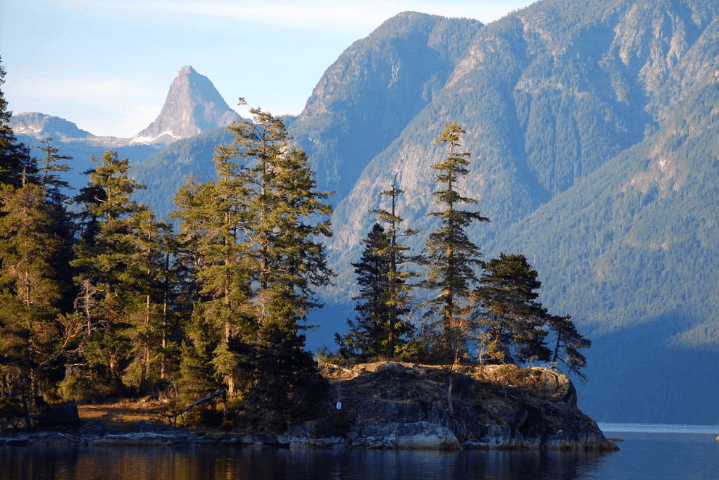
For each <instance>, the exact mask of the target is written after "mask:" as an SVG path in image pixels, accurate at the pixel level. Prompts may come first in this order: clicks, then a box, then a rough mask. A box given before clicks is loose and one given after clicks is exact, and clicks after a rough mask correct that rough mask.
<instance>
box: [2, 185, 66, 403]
mask: <svg viewBox="0 0 719 480" xmlns="http://www.w3.org/2000/svg"><path fill="white" fill-rule="evenodd" d="M0 205H2V213H3V215H2V216H0V232H1V233H0V265H1V268H0V299H1V300H0V302H1V303H0V304H1V305H2V309H0V389H2V390H3V394H4V395H10V394H13V393H19V394H22V396H23V397H26V396H28V395H29V397H32V398H34V396H36V395H39V394H40V393H42V391H43V390H44V389H45V387H48V385H47V382H44V378H43V377H44V372H43V370H45V369H47V367H48V366H49V365H48V364H49V362H50V360H51V359H52V354H53V353H54V345H53V342H54V340H55V337H56V334H57V328H56V323H55V316H56V315H57V313H58V309H57V303H58V301H59V299H60V294H61V288H60V285H59V283H58V281H57V279H56V274H55V269H54V265H53V264H52V259H53V258H55V256H56V253H57V251H58V250H59V249H60V248H61V244H62V240H61V239H60V238H59V237H58V235H57V234H56V233H55V232H54V231H53V228H52V227H53V219H52V217H51V215H50V212H49V209H48V205H47V202H46V192H45V189H44V188H42V187H41V186H39V185H35V184H31V183H26V184H24V185H22V186H21V187H20V188H16V187H14V186H12V185H7V184H6V185H2V187H0ZM43 383H44V385H43ZM29 397H26V398H29Z"/></svg>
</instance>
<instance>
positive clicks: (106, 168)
mask: <svg viewBox="0 0 719 480" xmlns="http://www.w3.org/2000/svg"><path fill="white" fill-rule="evenodd" d="M92 160H93V161H94V162H95V163H97V164H98V165H97V167H96V168H95V169H94V170H92V171H91V172H90V183H89V185H88V187H87V188H85V189H83V191H81V192H80V195H79V196H78V199H79V200H80V201H82V202H83V205H84V210H85V212H84V217H85V218H86V219H88V220H89V221H88V223H87V224H86V229H85V232H84V235H82V236H81V238H80V241H79V242H78V244H77V245H76V248H75V253H76V258H75V260H73V262H72V263H73V265H74V266H75V267H76V268H78V269H79V272H80V273H79V274H78V275H77V277H76V281H77V283H78V285H79V286H80V287H81V292H80V295H79V297H78V302H76V303H78V304H83V308H82V311H83V312H84V313H85V315H86V322H87V336H86V338H85V339H84V341H83V345H82V349H81V352H82V355H83V357H84V361H86V362H87V366H86V369H85V372H84V380H85V381H86V382H87V385H91V386H92V387H93V388H99V389H100V390H103V391H104V392H105V393H110V392H113V391H115V390H116V389H117V388H118V387H119V386H120V381H121V373H122V370H123V368H124V367H125V366H126V365H125V364H126V359H127V357H128V355H129V352H130V350H131V344H130V342H129V339H128V336H127V331H128V328H129V327H130V326H131V325H132V319H131V318H130V314H131V312H132V311H133V310H135V309H136V307H137V303H138V295H140V294H141V292H139V290H138V279H139V278H141V277H142V276H143V275H145V273H146V272H144V271H143V268H142V262H141V261H140V260H139V259H140V257H141V252H140V251H139V249H138V245H137V236H138V232H137V229H136V220H135V219H134V218H133V217H134V216H136V215H139V214H140V213H141V212H143V211H145V209H146V207H144V206H140V205H138V204H137V203H136V202H134V201H133V200H132V199H131V196H132V194H133V193H134V192H135V191H136V190H137V189H140V188H144V186H143V185H139V184H137V183H136V182H135V181H134V180H132V179H131V178H130V177H129V175H128V170H129V160H128V159H126V158H125V159H120V158H119V157H118V155H117V152H114V151H111V150H109V151H107V152H105V154H104V155H103V156H102V158H101V159H99V160H98V159H96V158H94V157H93V158H92ZM88 227H89V228H88ZM90 291H93V292H94V295H92V298H93V302H92V304H90V302H89V298H90V297H88V295H87V294H88V293H89V292H90ZM66 380H71V379H66ZM100 390H97V391H98V392H99V391H100Z"/></svg>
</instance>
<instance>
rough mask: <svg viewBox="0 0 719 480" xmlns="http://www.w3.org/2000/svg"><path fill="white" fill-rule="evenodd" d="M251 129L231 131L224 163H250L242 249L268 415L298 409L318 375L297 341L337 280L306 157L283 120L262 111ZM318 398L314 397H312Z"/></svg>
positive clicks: (323, 207)
mask: <svg viewBox="0 0 719 480" xmlns="http://www.w3.org/2000/svg"><path fill="white" fill-rule="evenodd" d="M250 112H251V113H252V115H253V122H248V121H245V120H238V121H237V122H236V123H235V124H233V125H232V126H231V127H230V130H231V131H232V132H233V133H234V134H235V142H234V144H233V145H232V146H230V147H227V148H224V149H221V150H220V152H221V154H223V155H228V156H231V155H236V156H239V157H241V158H242V157H244V158H245V159H246V166H245V168H244V170H243V173H244V175H243V181H244V186H245V195H244V198H243V200H244V203H243V206H242V211H243V212H245V214H246V217H245V219H246V220H247V223H246V225H245V229H244V230H243V233H244V236H243V238H242V241H241V244H242V249H243V253H244V254H245V255H246V256H247V258H248V259H249V261H250V262H251V269H250V271H251V272H252V275H253V281H254V282H253V283H254V285H255V287H254V291H253V295H252V297H253V300H254V302H253V306H254V311H255V318H256V321H257V328H258V331H257V339H256V345H257V352H258V357H257V370H256V372H257V377H256V378H255V385H254V389H253V390H254V392H253V393H254V394H256V398H257V399H258V401H261V402H263V404H264V405H265V407H266V408H268V409H270V410H275V411H283V412H285V413H287V411H286V408H301V407H302V406H303V403H304V401H305V400H303V399H305V398H306V397H307V395H308V394H310V393H312V388H310V387H312V386H314V385H315V384H316V383H317V381H318V372H317V370H316V365H315V362H314V360H313V358H312V356H311V354H310V353H309V352H307V351H305V349H304V346H305V336H304V335H301V334H299V331H300V330H301V329H302V327H303V325H302V324H303V322H304V321H305V320H306V317H307V314H308V313H309V312H310V311H311V310H312V309H313V308H317V307H319V306H320V304H319V302H318V300H317V298H316V294H315V290H316V288H318V287H321V286H324V285H327V284H328V283H329V280H330V277H331V275H332V273H331V271H330V270H329V268H328V267H327V264H326V253H325V247H324V245H323V244H322V238H323V237H325V238H326V237H330V236H331V235H332V232H331V229H330V223H329V218H328V217H329V215H330V214H331V213H332V210H331V207H330V206H329V205H328V204H325V203H324V202H323V200H325V199H326V198H327V197H328V196H329V194H328V193H324V192H318V191H317V190H316V180H315V178H314V174H313V172H312V170H311V168H310V166H309V160H308V158H307V155H306V154H305V152H304V151H303V150H299V149H296V148H294V147H290V146H289V145H288V140H289V139H288V135H287V132H286V129H285V126H284V123H283V122H282V120H281V119H279V118H277V117H274V116H273V115H271V114H269V113H267V112H263V111H262V110H260V109H258V108H253V109H251V110H250ZM315 393H316V391H315Z"/></svg>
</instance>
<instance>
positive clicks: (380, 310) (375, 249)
mask: <svg viewBox="0 0 719 480" xmlns="http://www.w3.org/2000/svg"><path fill="white" fill-rule="evenodd" d="M363 242H364V244H365V248H364V250H363V251H362V257H361V258H360V261H359V262H357V263H353V264H352V266H353V267H354V269H355V273H356V274H357V285H358V286H359V295H358V296H356V297H354V299H353V300H355V301H356V302H357V303H356V304H355V307H354V309H355V311H356V312H357V317H356V319H355V320H354V321H352V320H349V319H348V320H347V325H348V327H349V332H347V333H346V334H344V335H342V336H340V334H339V333H336V334H335V342H336V343H337V345H338V346H339V352H338V353H339V355H340V356H341V357H343V358H346V359H348V360H350V361H352V362H367V361H372V360H375V359H378V358H382V357H383V356H384V355H385V354H386V352H387V332H386V328H385V319H386V318H387V315H388V312H387V311H388V305H387V304H386V302H385V301H384V299H385V296H384V294H385V292H386V291H387V290H388V288H389V285H388V282H389V275H388V272H389V268H390V267H389V261H388V258H387V250H388V247H389V239H388V236H387V232H385V230H384V228H382V226H381V225H379V224H378V223H375V224H374V226H373V227H372V230H370V232H369V233H368V234H367V238H366V239H364V240H363Z"/></svg>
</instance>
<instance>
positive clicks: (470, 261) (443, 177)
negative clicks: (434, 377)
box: [420, 122, 489, 362]
mask: <svg viewBox="0 0 719 480" xmlns="http://www.w3.org/2000/svg"><path fill="white" fill-rule="evenodd" d="M463 133H465V132H464V130H462V129H461V128H460V127H459V125H457V123H456V122H455V123H452V124H445V128H444V131H443V132H442V134H441V135H440V136H439V137H438V138H437V140H435V143H442V144H445V145H446V147H447V149H448V154H447V159H446V160H444V161H442V162H440V163H438V164H436V165H432V168H433V169H434V170H436V171H437V172H438V173H437V176H436V177H435V179H434V180H433V181H434V183H436V184H437V185H438V186H439V190H437V191H435V192H433V193H432V196H433V197H434V198H435V204H436V205H437V206H438V207H439V211H435V212H430V213H429V216H430V217H435V218H438V219H439V220H440V225H439V227H438V228H437V229H435V230H434V231H433V232H431V233H430V234H429V238H428V239H427V243H426V245H425V247H424V252H423V254H422V257H421V259H420V261H421V263H422V264H423V265H424V266H426V267H427V273H426V275H425V280H424V281H423V282H422V283H421V284H420V286H421V287H423V288H426V289H431V290H433V291H434V292H436V293H435V294H434V295H433V296H432V298H431V299H430V300H427V301H426V302H425V303H424V305H423V306H424V307H426V312H425V314H424V315H425V318H430V319H432V322H438V323H439V324H440V325H441V330H442V335H443V338H442V343H443V348H442V350H445V351H449V352H453V353H452V355H454V359H453V362H456V361H457V360H458V359H459V356H460V354H461V352H462V350H463V349H464V346H465V343H466V340H467V337H466V334H467V333H468V332H470V331H471V326H470V325H469V321H468V313H469V311H468V298H469V294H470V291H471V289H472V286H473V284H474V283H475V282H476V281H477V276H476V274H475V271H474V269H475V268H476V267H479V266H481V265H482V263H481V261H480V259H479V257H480V251H479V248H478V247H477V246H476V245H475V244H474V243H473V242H472V241H471V240H470V239H469V238H468V237H467V233H466V229H467V227H469V226H470V225H471V224H472V223H473V222H487V221H489V219H487V218H485V217H483V216H482V215H481V214H480V213H479V212H476V211H471V210H462V209H459V208H458V207H459V206H460V205H462V204H469V205H471V204H475V203H477V202H476V200H474V199H472V198H468V197H464V196H462V195H461V194H460V191H459V188H458V187H459V185H458V182H459V180H460V179H461V178H462V177H464V176H466V175H467V173H468V172H469V170H468V168H467V166H468V165H469V161H468V158H469V156H470V153H468V152H461V151H458V149H459V148H460V146H461V144H460V137H461V135H462V134H463ZM432 330H435V331H436V330H437V328H432Z"/></svg>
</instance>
